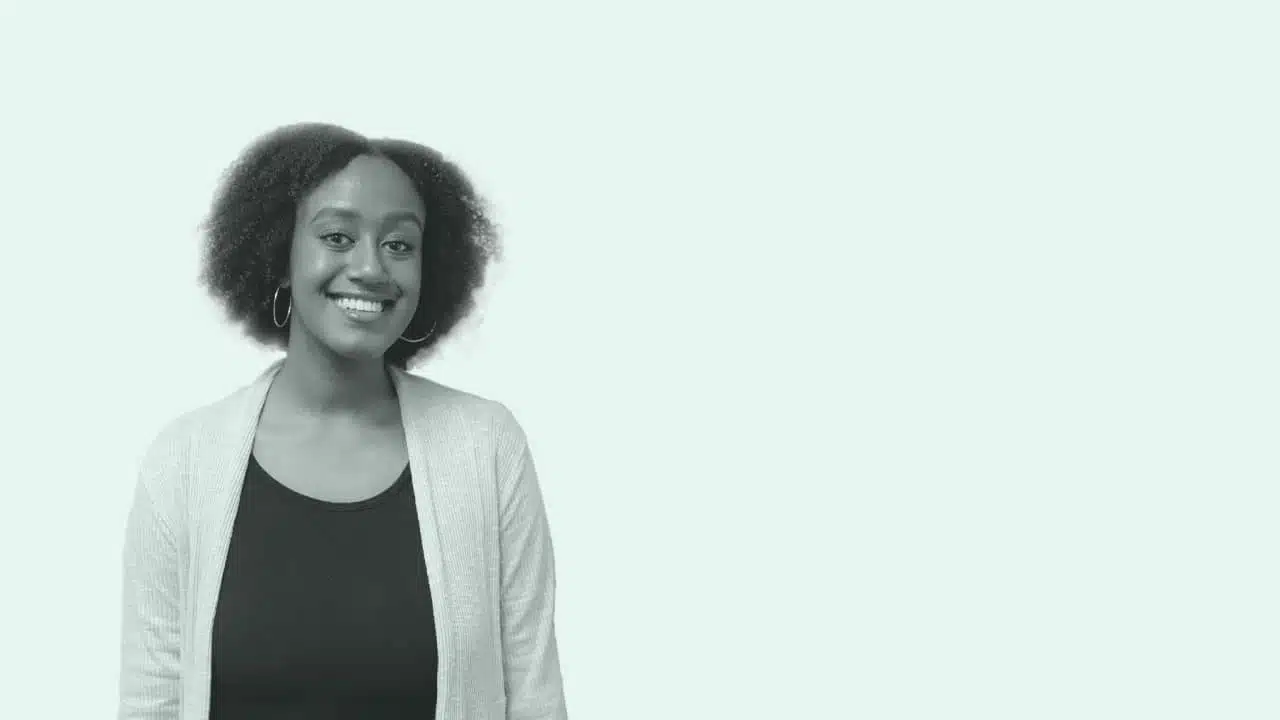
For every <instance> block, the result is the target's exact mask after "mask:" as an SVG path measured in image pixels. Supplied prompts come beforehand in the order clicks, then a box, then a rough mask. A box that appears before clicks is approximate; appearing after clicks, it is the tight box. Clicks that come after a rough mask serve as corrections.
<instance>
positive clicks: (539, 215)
mask: <svg viewBox="0 0 1280 720" xmlns="http://www.w3.org/2000/svg"><path fill="white" fill-rule="evenodd" d="M1274 7H1275V6H1274V3H1270V2H1255V3H1244V2H1229V1H1218V2H1207V1H1206V2H1131V1H1121V0H1110V1H1108V2H1094V1H1088V2H1080V1H1077V2H1055V3H1049V2H1040V3H1030V2H991V1H983V2H968V3H959V2H956V3H943V2H894V3H889V2H884V3H836V2H832V3H827V4H819V3H813V2H776V1H775V2H756V3H752V2H740V3H720V4H717V3H711V2H694V1H692V0H685V1H683V2H672V1H663V2H657V1H654V0H650V1H648V2H643V3H587V2H579V3H566V2H539V3H505V4H499V3H488V2H467V3H462V2H456V3H449V4H441V3H427V2H421V3H412V4H410V3H405V4H403V5H396V4H388V3H384V2H374V1H369V2H359V3H342V4H330V3H324V2H315V3H310V4H307V5H303V4H293V3H291V4H282V3H268V2H261V3H254V4H249V3H243V2H225V1H224V2H219V3H201V4H199V5H198V6H197V5H193V4H184V3H166V4H160V3H148V4H143V3H131V2H115V3H89V2H84V3H55V2H45V3H36V2H23V3H10V4H7V5H4V6H3V8H4V9H3V10H0V36H2V39H3V43H0V79H2V85H0V97H2V98H3V100H2V101H0V128H2V129H3V133H0V138H2V139H3V154H2V156H0V157H2V161H3V166H2V167H0V213H3V216H2V218H0V220H2V223H3V224H2V225H0V234H2V236H3V243H2V247H3V250H2V251H0V258H3V266H2V267H3V274H4V278H3V292H4V295H5V305H6V307H5V311H4V313H3V320H2V321H0V328H3V330H2V331H0V336H2V337H3V338H4V353H3V356H2V357H3V363H4V365H3V368H4V373H3V377H4V384H5V387H4V392H3V407H4V412H3V414H2V415H0V417H3V418H4V420H5V428H4V433H3V438H4V441H3V443H4V445H3V457H4V460H5V464H4V474H3V478H4V491H3V492H4V495H3V504H4V512H3V521H2V522H0V538H2V542H0V553H2V556H0V560H2V563H3V564H2V565H0V568H2V572H3V577H4V580H3V591H0V618H2V620H0V623H2V625H0V627H2V628H3V634H2V635H0V686H2V687H0V717H4V718H24V719H25V718H59V719H61V718H72V717H84V718H87V717H111V716H113V714H114V712H115V702H116V682H117V673H118V648H119V610H120V551H121V542H122V537H123V526H124V521H125V515H126V512H127V509H128V501H129V499H130V494H131V491H132V488H133V483H134V474H133V473H134V470H135V467H136V462H137V460H138V456H139V454H140V453H141V452H142V450H143V448H144V447H145V445H146V444H147V443H148V442H149V441H150V440H151V438H153V437H154V435H155V433H156V432H157V431H158V430H159V428H160V426H161V425H162V424H163V423H164V422H166V421H167V420H168V419H170V418H172V417H173V416H175V415H177V414H178V413H180V412H183V411H185V410H187V409H190V408H192V407H195V406H196V405H199V404H203V403H205V402H209V401H211V400H214V399H216V398H218V397H221V396H222V395H224V394H226V393H227V392H230V391H231V390H233V389H235V388H237V387H239V386H241V385H242V384H244V383H246V382H248V381H249V380H251V379H252V378H253V377H254V376H256V374H257V373H258V372H260V371H261V369H262V368H264V367H265V366H266V365H267V364H268V363H269V362H270V361H271V360H272V359H274V358H275V357H277V356H276V355H275V354H273V353H271V352H267V351H265V350H262V349H260V348H257V347H255V346H253V345H252V344H250V343H249V342H248V341H246V340H244V339H243V338H242V337H241V336H240V334H239V333H238V331H237V330H236V329H235V328H234V327H231V326H230V325H228V324H227V323H226V322H225V321H224V319H223V317H222V314H221V310H220V309H219V308H217V307H216V306H215V305H214V304H213V303H212V301H211V300H210V299H209V298H208V297H207V296H206V295H205V294H204V292H203V291H202V290H201V289H200V287H199V286H198V284H197V282H196V276H197V273H198V271H199V266H198V260H199V248H200V238H199V236H198V233H197V225H198V223H199V222H200V220H201V219H202V218H203V217H204V214H205V212H206V211H207V208H208V203H209V200H210V198H211V195H212V192H213V189H214V187H215V186H216V184H217V182H218V179H219V177H220V173H221V172H222V171H223V170H224V169H225V168H226V166H227V165H228V164H229V163H230V162H231V161H232V160H233V159H234V157H235V155H236V154H237V153H238V152H239V151H240V150H242V149H243V148H244V147H245V146H246V145H247V144H248V143H249V142H251V141H252V140H253V139H254V138H255V137H257V136H258V135H259V134H261V133H263V132H266V131H268V130H270V129H272V128H274V127H276V126H277V125H280V124H284V123H292V122H298V121H304V120H315V121H328V122H336V123H340V124H344V125H347V126H349V127H351V128H352V129H355V130H357V131H359V132H362V133H365V134H369V135H374V136H388V135H389V136H397V137H405V138H409V139H412V140H416V141H419V142H423V143H426V144H429V145H431V146H433V147H436V148H438V149H439V150H441V151H442V152H444V153H445V154H446V155H447V156H449V157H450V158H452V159H454V160H455V161H457V162H458V163H459V164H460V165H461V166H462V167H463V168H465V169H466V171H467V172H469V173H470V175H471V177H472V178H473V179H474V181H475V182H476V184H477V186H478V187H479V188H480V190H481V191H482V192H483V193H484V194H485V195H486V196H487V197H488V198H489V199H490V201H491V203H492V206H493V209H494V213H495V215H496V217H497V219H498V221H499V222H500V223H501V224H502V226H503V228H504V237H505V243H506V248H507V249H506V254H505V257H504V259H503V261H502V263H501V264H499V265H496V266H495V267H494V269H493V271H492V273H491V275H490V281H489V284H488V286H487V287H486V290H485V292H484V295H483V296H482V297H481V301H480V307H479V310H478V311H477V313H476V314H475V316H474V317H473V318H472V319H471V320H470V321H469V322H468V323H467V325H466V326H465V327H462V328H460V329H459V330H458V332H457V333H456V334H455V335H454V336H452V337H450V338H449V340H448V342H447V344H446V345H445V346H444V347H443V348H442V349H441V351H440V352H439V353H438V354H437V355H436V356H435V357H434V358H433V359H432V360H431V362H430V363H428V364H427V365H425V366H423V367H421V368H419V369H418V370H417V372H419V373H421V374H424V375H427V376H429V377H432V378H434V379H436V380H438V381H440V382H444V383H446V384H450V385H453V386H455V387H459V388H461V389H464V390H467V391H469V392H473V393H477V394H480V395H483V396H486V397H491V398H494V399H497V400H500V401H502V402H504V403H506V404H507V405H508V406H510V407H511V408H512V410H513V411H514V412H515V413H516V415H517V417H518V418H519V419H520V420H521V422H522V423H523V424H524V426H525V428H526V430H527V432H528V434H529V436H530V441H531V444H532V446H533V450H534V452H535V456H536V458H537V462H538V466H539V471H540V474H541V477H542V483H543V488H544V493H545V499H546V503H547V508H548V513H549V516H550V520H551V524H552V532H553V539H554V543H555V550H556V553H557V565H558V577H559V595H558V600H559V602H558V631H559V640H560V647H561V653H562V667H563V672H564V678H565V688H566V693H567V696H568V702H569V708H570V715H571V717H573V718H575V720H587V719H604V718H608V719H609V720H628V719H632V718H644V719H646V720H650V719H652V718H681V719H683V718H690V719H693V718H697V719H700V720H701V719H705V718H860V719H861V718H866V719H868V720H873V719H874V720H896V719H899V718H932V719H937V720H947V719H950V718H981V719H983V720H994V719H995V718H1011V719H1013V718H1016V719H1019V720H1024V719H1028V718H1035V719H1037V720H1039V719H1044V720H1048V719H1057V718H1063V719H1072V720H1084V719H1088V720H1101V719H1103V718H1117V719H1124V720H1131V719H1134V718H1159V719H1161V720H1164V719H1167V718H1214V719H1222V718H1230V719H1231V720H1247V719H1252V718H1259V719H1261V718H1275V717H1280V697H1278V692H1280V691H1277V685H1276V678H1277V674H1278V673H1280V642H1278V641H1280V624H1278V623H1277V620H1276V615H1277V611H1276V609H1277V607H1280V592H1278V588H1277V581H1276V551H1277V539H1278V533H1277V532H1276V527H1275V525H1276V517H1277V509H1278V508H1277V501H1278V500H1280V492H1278V491H1277V488H1276V483H1277V480H1278V479H1280V475H1278V474H1277V472H1276V471H1277V467H1276V465H1277V463H1276V462H1275V460H1276V452H1275V450H1276V443H1275V440H1276V437H1277V430H1278V429H1280V427H1278V422H1277V407H1278V405H1277V400H1278V399H1280V398H1278V395H1280V393H1278V392H1277V390H1278V388H1277V382H1276V370H1277V367H1280V365H1278V364H1277V360H1280V358H1278V357H1277V354H1278V353H1277V350H1278V349H1280V343H1278V342H1277V333H1276V324H1277V323H1276V317H1277V308H1278V307H1280V306H1278V304H1277V300H1278V299H1280V298H1278V297H1277V292H1276V273H1277V260H1280V251H1278V250H1277V239H1278V234H1277V216H1278V214H1277V204H1276V200H1277V189H1278V187H1277V185H1278V183H1277V168H1278V167H1280V163H1278V162H1277V161H1278V160H1280V157H1278V155H1280V153H1278V152H1277V150H1278V149H1280V148H1278V145H1277V132H1276V129H1277V127H1280V112H1278V108H1277V95H1276V92H1275V87H1276V85H1275V80H1276V69H1277V67H1280V65H1278V62H1277V61H1278V60H1280V57H1278V55H1280V53H1277V51H1276V37H1277V33H1278V32H1280V25H1278V24H1277V15H1276V11H1275V10H1274V9H1273V8H1274Z"/></svg>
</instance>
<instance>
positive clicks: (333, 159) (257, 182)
mask: <svg viewBox="0 0 1280 720" xmlns="http://www.w3.org/2000/svg"><path fill="white" fill-rule="evenodd" d="M360 155H376V156H381V157H384V158H387V159H388V160H390V161H392V162H394V163H395V164H396V165H397V166H398V167H399V168H400V169H401V170H403V171H404V173H405V174H406V175H408V176H409V179H410V180H411V181H412V183H413V187H414V189H416V190H417V192H418V195H419V196H420V197H421V198H422V201H423V205H424V206H425V207H426V209H427V213H426V226H425V227H424V229H423V252H422V293H421V296H420V298H419V300H418V308H417V310H416V312H415V314H414V320H413V321H412V323H411V325H413V326H414V329H413V330H411V331H410V333H415V334H416V333H421V332H426V330H427V329H428V328H430V327H431V323H435V329H434V331H433V332H432V333H431V336H430V337H429V338H428V339H427V340H426V341H425V342H423V343H421V344H412V343H408V342H405V341H403V340H397V341H396V342H395V343H394V344H393V345H392V346H391V347H390V348H389V349H388V350H387V352H386V355H385V357H384V359H385V361H386V362H387V363H388V364H391V365H394V366H396V367H399V368H405V367H407V366H408V364H409V362H410V361H411V360H412V359H414V358H415V357H425V355H427V354H428V351H430V350H431V349H432V348H433V347H435V346H436V344H437V343H438V342H439V341H440V340H441V338H443V337H444V336H445V335H447V334H448V333H449V332H450V331H451V330H453V329H454V328H455V327H456V326H457V325H458V324H459V323H460V322H461V321H462V320H464V319H465V318H466V317H467V315H468V314H470V312H471V311H472V310H473V309H474V307H475V295H476V292H477V291H478V290H479V289H480V287H481V286H482V285H483V284H484V276H485V270H486V268H487V265H488V262H489V260H490V259H491V258H496V257H497V255H498V254H499V253H500V251H501V247H500V244H499V238H498V229H497V226H496V225H495V224H494V223H493V222H492V220H491V219H490V218H489V217H488V215H487V214H486V210H485V207H484V202H483V200H482V199H481V198H480V197H479V196H478V195H477V194H476V191H475V189H474V188H473V187H472V184H471V181H470V180H469V179H468V178H467V177H466V176H465V175H464V174H463V173H462V171H461V170H459V169H458V167H457V166H456V165H454V164H453V163H451V162H449V161H448V160H446V159H445V158H444V157H443V156H442V155H441V154H440V153H439V152H438V151H436V150H433V149H432V148H429V147H425V146H423V145H418V144H416V143H412V142H408V141H404V140H394V139H370V138H366V137H364V136H363V135H360V134H358V133H356V132H353V131H351V130H348V129H346V128H343V127H339V126H337V125H331V124H326V123H299V124H295V125H286V126H284V127H281V128H278V129H276V130H273V131H271V132H269V133H267V134H266V135H263V136H262V137H260V138H258V139H257V140H256V141H254V142H253V143H252V144H251V145H250V146H249V147H248V148H247V149H246V150H245V151H244V152H243V153H242V154H241V155H240V157H239V158H237V159H236V161H235V162H234V163H233V164H232V165H231V167H230V168H228V170H227V171H226V173H225V175H224V178H223V181H222V184H221V185H220V187H219V188H218V190H217V193H216V194H215V196H214V201H213V206H212V209H211V211H210V213H209V216H208V218H207V219H206V220H205V221H204V223H203V225H202V229H203V232H204V240H205V245H204V256H203V270H202V272H201V276H200V279H201V282H202V283H203V284H204V285H205V286H206V288H207V289H208V290H209V292H210V293H211V294H212V295H213V296H214V298H215V299H217V300H218V301H220V303H221V304H222V305H223V307H224V309H225V310H226V313H227V316H228V317H229V319H230V320H231V322H232V323H233V324H236V325H239V326H241V327H242V328H243V330H244V331H245V333H246V334H247V335H248V336H249V337H250V338H252V339H254V340H256V341H258V342H260V343H262V344H263V345H266V346H269V347H280V348H284V347H286V346H287V345H288V338H289V328H288V325H287V324H286V326H285V327H283V328H278V327H276V326H275V323H274V322H273V320H272V310H273V307H272V301H273V298H274V296H275V292H276V288H278V287H279V286H280V284H281V282H282V281H283V280H284V279H285V278H286V277H287V274H288V265H289V253H290V248H291V243H292V240H293V231H294V221H295V218H296V213H297V207H298V204H299V203H300V202H301V201H302V199H303V198H304V197H306V195H307V194H308V193H310V192H311V191H312V190H314V189H315V188H316V187H317V186H319V185H320V184H321V183H322V182H324V181H325V180H326V179H328V178H329V177H330V176H332V175H334V174H335V173H337V172H339V171H341V170H342V169H343V168H345V167H346V166H347V164H348V163H350V162H351V161H352V160H354V159H355V158H356V157H358V156H360ZM418 326H421V327H418Z"/></svg>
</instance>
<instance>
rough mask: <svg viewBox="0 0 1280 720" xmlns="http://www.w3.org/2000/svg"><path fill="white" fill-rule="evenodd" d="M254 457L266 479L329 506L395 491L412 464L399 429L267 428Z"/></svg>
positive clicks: (256, 444) (258, 437) (259, 436)
mask: <svg viewBox="0 0 1280 720" xmlns="http://www.w3.org/2000/svg"><path fill="white" fill-rule="evenodd" d="M253 454H254V458H255V459H257V461H258V464H259V465H261V466H262V469H263V470H266V471H267V474H269V475H271V477H272V478H273V479H274V480H276V482H279V483H280V484H281V485H284V486H285V487H287V488H289V489H290V490H293V491H294V492H297V493H300V494H302V495H306V496H308V497H312V498H315V499H317V500H324V501H326V502H359V501H362V500H366V499H368V498H371V497H374V496H376V495H378V494H380V493H382V492H383V491H385V490H387V489H388V488H390V487H391V485H392V484H394V483H395V481H396V480H397V479H398V478H399V477H400V474H401V473H402V472H403V471H404V468H405V465H406V464H408V462H409V455H408V450H407V447H406V445H405V439H404V432H403V431H402V430H401V428H399V427H397V426H390V427H382V428H376V427H375V428H367V427H356V426H349V427H319V426H311V425H307V424H305V423H296V424H276V423H271V424H267V423H264V424H263V425H262V426H261V427H259V429H258V433H257V435H256V436H255V437H254V442H253Z"/></svg>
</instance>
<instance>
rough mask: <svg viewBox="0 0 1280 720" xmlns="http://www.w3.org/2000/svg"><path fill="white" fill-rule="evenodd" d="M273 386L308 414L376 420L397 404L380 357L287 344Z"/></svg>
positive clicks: (293, 404)
mask: <svg viewBox="0 0 1280 720" xmlns="http://www.w3.org/2000/svg"><path fill="white" fill-rule="evenodd" d="M291 345H292V344H291ZM273 386H276V387H278V391H279V393H280V394H281V395H282V396H283V399H285V400H287V402H288V404H289V405H290V406H293V407H294V408H295V409H296V410H298V411H299V412H302V413H305V414H308V415H318V416H327V417H348V418H361V419H375V420H376V419H378V418H382V417H384V416H385V415H386V414H387V413H388V412H390V411H391V410H395V409H396V408H397V406H396V396H395V386H394V385H393V384H392V382H391V375H390V373H389V371H388V369H387V366H386V364H385V363H384V362H383V360H382V358H361V359H350V358H343V357H338V356H335V355H333V354H332V353H325V352H314V351H308V349H303V348H297V349H295V348H293V347H290V349H289V353H288V355H287V356H286V357H285V360H284V363H283V364H282V365H281V367H280V371H279V373H278V374H277V376H276V380H275V382H274V383H273Z"/></svg>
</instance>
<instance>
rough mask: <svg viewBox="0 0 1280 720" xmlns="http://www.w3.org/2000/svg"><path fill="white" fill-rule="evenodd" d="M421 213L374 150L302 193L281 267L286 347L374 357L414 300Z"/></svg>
mask: <svg viewBox="0 0 1280 720" xmlns="http://www.w3.org/2000/svg"><path fill="white" fill-rule="evenodd" d="M424 217H425V209H424V208H423V203H422V199H421V198H420V197H419V196H418V194H417V192H416V191H415V190H414V189H413V184H412V183H411V182H410V180H409V177H408V176H407V175H405V174H404V172H403V171H401V170H400V168H399V167H397V166H396V165H395V163H393V162H391V161H390V160H387V159H386V158H381V157H376V156H372V155H361V156H359V157H357V158H356V159H354V160H352V161H351V163H350V164H349V165H347V166H346V167H345V168H343V169H342V170H341V171H339V172H337V173H336V174H334V175H333V176H331V177H329V178H328V179H327V180H326V181H325V182H324V183H322V184H321V185H320V186H319V187H317V188H316V189H315V190H314V191H312V192H311V194H310V195H308V196H306V197H305V198H303V200H302V202H300V203H299V204H298V214H297V218H296V220H295V223H294V232H293V248H292V251H291V254H290V265H289V281H288V282H289V286H290V290H291V291H292V300H293V310H292V314H291V316H290V320H289V322H290V323H291V325H290V327H289V351H290V352H291V353H292V352H295V351H299V350H304V349H305V350H308V351H310V350H324V351H328V352H331V353H334V354H336V355H338V356H340V357H343V358H347V359H352V360H359V359H375V358H381V357H382V355H383V353H385V352H386V351H387V349H388V348H390V347H391V346H392V344H394V343H395V342H396V340H397V339H398V338H399V337H400V335H401V334H402V333H404V332H405V330H406V328H408V326H409V322H410V321H411V320H412V319H413V315H414V312H415V311H416V310H417V307H418V295H419V293H420V292H421V289H422V229H423V223H424ZM418 335H421V333H418Z"/></svg>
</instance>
